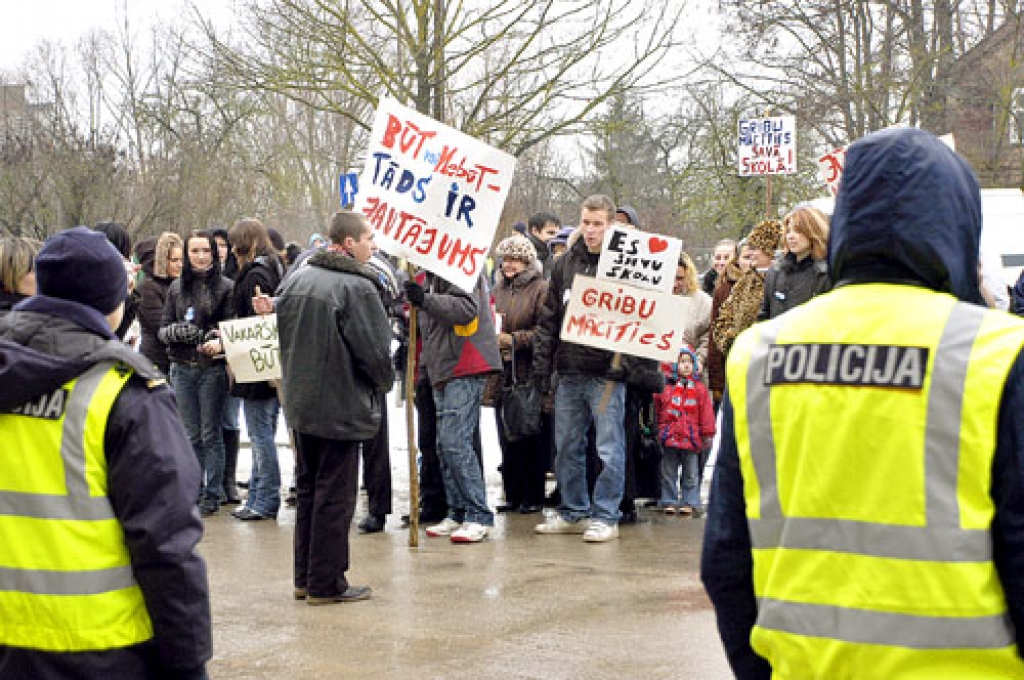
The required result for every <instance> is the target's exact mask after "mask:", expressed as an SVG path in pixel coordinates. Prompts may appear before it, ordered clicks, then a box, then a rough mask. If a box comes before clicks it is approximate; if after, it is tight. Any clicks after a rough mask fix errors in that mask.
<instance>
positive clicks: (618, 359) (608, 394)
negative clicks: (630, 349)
mask: <svg viewBox="0 0 1024 680" xmlns="http://www.w3.org/2000/svg"><path fill="white" fill-rule="evenodd" d="M620 368H622V354H620V353H619V352H616V353H615V354H614V355H612V370H613V371H617V370H619V369H620ZM614 389H615V381H614V380H606V381H605V383H604V393H603V394H601V403H600V404H598V405H597V412H598V413H600V414H601V415H604V412H605V411H607V410H608V402H609V401H610V400H611V398H612V390H614Z"/></svg>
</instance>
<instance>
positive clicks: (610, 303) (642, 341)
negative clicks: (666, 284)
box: [559, 274, 686, 361]
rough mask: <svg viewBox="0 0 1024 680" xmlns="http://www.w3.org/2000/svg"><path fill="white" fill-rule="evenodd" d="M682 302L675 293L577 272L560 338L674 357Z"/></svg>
mask: <svg viewBox="0 0 1024 680" xmlns="http://www.w3.org/2000/svg"><path fill="white" fill-rule="evenodd" d="M685 313H686V309H685V302H684V300H683V299H682V298H681V297H678V296H676V295H671V294H666V293H662V292H661V291H656V290H644V289H642V288H635V287H633V286H626V285H621V284H616V283H612V282H610V281H602V280H600V279H596V278H594V277H591V276H584V275H582V274H577V275H576V278H575V279H573V284H572V293H571V296H570V298H569V303H568V305H566V308H565V316H564V318H563V319H562V332H561V335H560V336H559V337H560V338H561V340H562V341H563V342H575V343H576V344H579V345H587V346H588V347H597V348H599V349H606V350H608V351H610V352H621V353H622V354H631V355H634V356H640V357H646V358H648V359H655V360H657V361H675V360H676V359H677V357H678V355H679V350H680V349H681V348H682V346H683V344H684V341H683V334H682V325H681V324H680V319H682V318H683V315H684V314H685Z"/></svg>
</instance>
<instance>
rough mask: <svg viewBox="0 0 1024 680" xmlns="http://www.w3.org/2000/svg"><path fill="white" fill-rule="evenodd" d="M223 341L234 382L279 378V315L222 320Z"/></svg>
mask: <svg viewBox="0 0 1024 680" xmlns="http://www.w3.org/2000/svg"><path fill="white" fill-rule="evenodd" d="M220 340H221V343H222V344H223V345H224V356H225V358H227V360H228V365H229V366H231V373H232V374H233V375H234V377H235V382H239V383H250V382H260V381H262V380H277V379H280V377H281V355H280V352H279V350H278V343H277V315H276V314H266V315H264V316H249V317H246V318H244V319H232V320H231V321H221V322H220Z"/></svg>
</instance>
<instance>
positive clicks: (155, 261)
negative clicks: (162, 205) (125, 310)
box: [135, 231, 185, 375]
mask: <svg viewBox="0 0 1024 680" xmlns="http://www.w3.org/2000/svg"><path fill="white" fill-rule="evenodd" d="M148 243H151V241H148V240H147V241H143V242H141V243H139V245H138V246H137V247H136V249H135V254H136V255H137V256H138V258H139V262H140V263H141V265H142V272H143V274H145V276H146V278H145V280H143V282H142V285H140V286H139V311H138V315H137V316H138V319H139V328H140V330H141V331H142V342H141V343H140V345H139V352H140V353H141V354H142V355H143V356H145V357H146V358H147V359H149V360H150V361H152V362H153V364H154V365H155V366H156V367H157V368H159V369H160V370H161V371H163V372H164V374H165V375H166V374H167V373H168V372H169V371H170V367H171V361H170V359H168V357H167V346H166V345H164V343H162V342H160V338H158V337H157V333H158V332H159V331H160V322H161V321H162V319H163V315H164V303H165V302H166V301H167V291H168V289H170V287H171V283H172V282H173V281H174V280H175V279H176V278H178V277H179V276H181V270H182V267H184V264H185V245H184V243H183V242H182V240H181V237H180V236H178V235H177V234H175V233H173V232H169V231H165V232H164V233H162V234H160V237H159V238H157V240H156V244H155V245H153V246H152V248H153V250H152V251H151V252H148V251H149V248H147V245H148Z"/></svg>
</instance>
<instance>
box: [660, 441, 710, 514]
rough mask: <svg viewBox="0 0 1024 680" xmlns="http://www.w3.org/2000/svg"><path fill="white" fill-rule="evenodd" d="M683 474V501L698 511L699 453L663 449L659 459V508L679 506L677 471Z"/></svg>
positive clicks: (668, 448) (699, 506) (683, 503)
mask: <svg viewBox="0 0 1024 680" xmlns="http://www.w3.org/2000/svg"><path fill="white" fill-rule="evenodd" d="M680 469H682V473H683V501H682V505H688V506H690V507H691V508H694V509H695V510H700V509H701V505H700V451H684V450H682V449H675V448H670V447H668V446H666V447H665V451H664V453H663V454H662V457H661V501H660V502H659V503H658V504H659V505H660V506H661V507H663V508H664V507H668V506H670V505H671V506H676V505H679V504H680V503H679V471H680Z"/></svg>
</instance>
